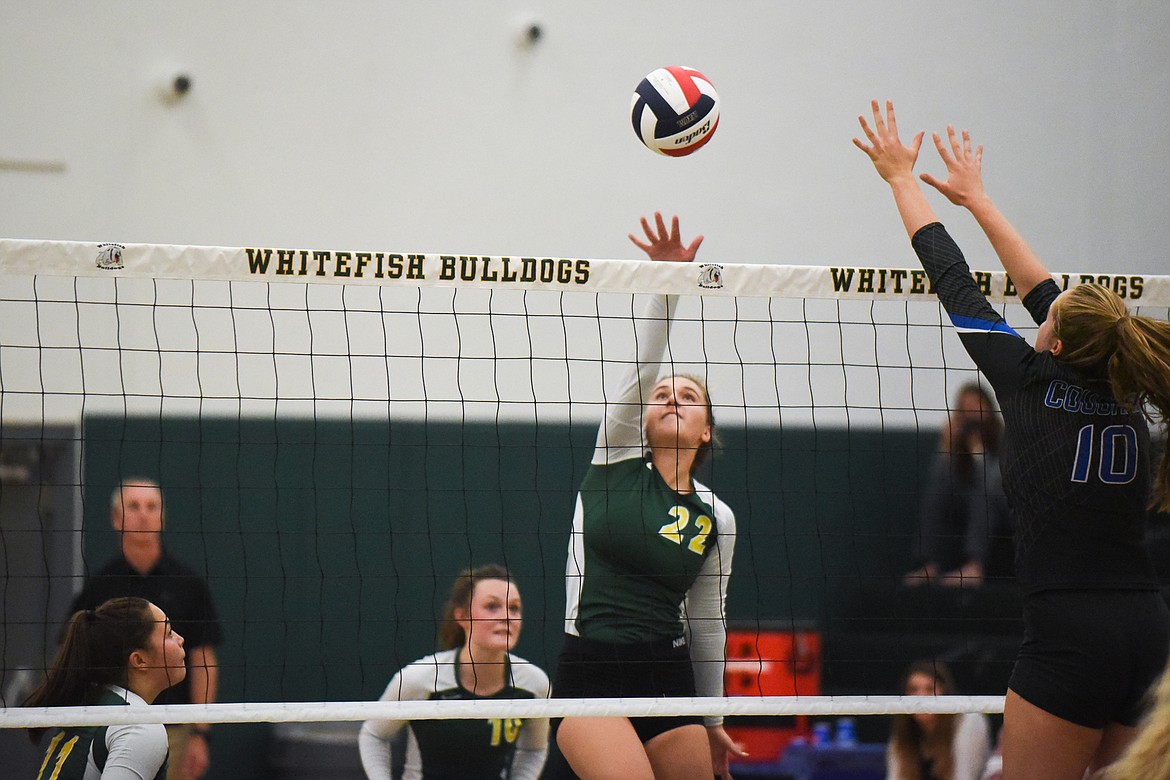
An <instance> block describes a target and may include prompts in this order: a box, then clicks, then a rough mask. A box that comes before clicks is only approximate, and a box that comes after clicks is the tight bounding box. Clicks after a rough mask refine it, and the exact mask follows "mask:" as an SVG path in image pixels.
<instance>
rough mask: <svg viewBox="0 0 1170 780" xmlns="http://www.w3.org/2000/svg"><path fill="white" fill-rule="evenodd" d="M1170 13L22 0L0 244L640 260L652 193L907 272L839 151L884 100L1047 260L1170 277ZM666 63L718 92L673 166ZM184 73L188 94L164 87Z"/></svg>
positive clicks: (711, 242) (862, 163)
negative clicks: (973, 173)
mask: <svg viewBox="0 0 1170 780" xmlns="http://www.w3.org/2000/svg"><path fill="white" fill-rule="evenodd" d="M524 17H532V18H535V19H537V20H539V21H540V23H541V24H542V25H543V28H544V31H545V35H544V38H543V40H541V41H540V42H539V44H537V45H536V46H535V47H534V48H531V49H523V48H521V47H519V46H518V45H517V44H516V34H517V31H518V27H519V21H520V20H521V19H522V18H524ZM1168 33H1170V3H1166V2H1165V0H1148V1H1140V2H1139V1H1138V0H1134V1H1132V2H1105V1H1104V0H1065V1H1064V2H1053V1H1050V0H1043V1H1042V2H1027V3H1024V2H1018V1H1013V2H999V1H996V2H980V3H966V4H961V3H947V2H938V0H935V1H934V2H922V1H921V0H914V1H912V2H897V3H895V2H884V3H878V2H860V0H850V1H849V2H815V3H814V2H781V1H780V0H755V1H752V2H735V3H713V2H709V0H705V1H704V2H697V1H696V0H680V1H679V2H674V3H671V4H665V3H649V2H637V0H627V2H621V3H618V2H582V1H581V0H577V1H576V2H567V1H565V0H531V2H516V1H515V0H494V1H493V2H483V1H482V0H466V1H462V2H430V3H422V2H412V3H403V2H398V3H393V2H385V1H383V2H372V1H371V0H362V1H358V0H341V1H340V2H329V3H325V2H320V3H312V2H307V1H304V0H301V1H300V2H244V3H240V2H228V0H203V1H202V2H198V3H187V4H173V3H161V2H148V0H140V1H137V2H134V1H131V0H107V1H106V2H101V3H75V2H64V1H63V0H56V1H48V2H37V3H26V2H18V0H6V2H4V3H3V5H0V161H4V162H0V235H2V236H7V237H19V238H58V239H81V240H105V241H125V242H159V243H176V244H210V245H227V246H239V245H254V244H264V245H280V246H312V247H328V248H347V247H348V248H367V249H373V248H378V249H387V250H397V251H402V250H415V251H431V252H464V253H482V254H553V255H562V256H570V257H627V256H634V255H635V254H636V250H634V249H633V247H632V246H630V245H629V244H628V242H627V241H626V239H625V234H626V233H627V232H628V231H630V230H631V229H634V228H635V227H636V225H637V217H638V216H639V215H640V214H643V213H647V212H649V211H651V210H653V209H656V208H657V209H663V210H666V211H672V212H678V213H680V214H681V215H682V216H683V218H684V220H685V222H684V230H686V231H687V232H688V233H689V232H692V231H702V232H704V233H706V234H707V236H708V239H707V244H706V245H705V248H704V258H705V259H708V260H718V261H722V262H778V263H798V264H822V263H830V262H849V263H881V264H889V265H911V264H913V257H912V256H911V255H910V254H909V252H908V249H907V244H906V241H905V238H904V236H903V235H902V234H901V231H900V227H899V223H898V220H897V217H896V215H895V212H894V209H893V206H892V203H891V201H890V198H889V196H888V194H887V193H886V192H885V188H884V186H883V185H882V184H881V183H880V181H879V180H878V178H877V177H876V175H875V174H874V173H873V172H872V170H871V167H870V164H869V162H868V161H867V160H866V159H865V157H864V156H863V155H862V154H861V153H860V152H859V151H857V150H856V149H854V148H853V146H852V145H851V143H850V139H851V138H852V137H853V135H855V134H856V133H857V122H856V116H857V114H858V113H860V112H861V111H863V110H865V109H866V108H867V105H868V101H869V99H870V98H873V97H877V98H886V97H891V98H893V99H894V100H895V101H896V103H897V105H898V107H899V109H900V111H901V113H900V119H901V124H902V127H903V128H905V129H906V130H913V129H916V128H927V129H931V130H935V129H940V130H941V129H942V128H943V127H944V126H945V123H946V122H948V121H953V122H955V123H956V124H959V125H961V126H964V127H969V128H970V129H971V130H972V132H973V133H974V136H975V139H976V140H977V141H979V142H983V143H985V144H986V145H987V148H988V151H987V154H986V157H985V162H984V168H985V178H986V180H987V184H988V187H989V189H990V190H991V191H992V193H993V194H995V195H996V196H997V197H998V199H999V201H1000V203H1001V205H1002V206H1003V207H1004V209H1005V210H1006V211H1007V212H1008V213H1009V214H1010V215H1011V216H1012V217H1013V218H1014V219H1015V220H1016V221H1017V222H1018V224H1019V225H1020V227H1021V229H1022V230H1023V231H1024V232H1025V233H1026V235H1027V236H1028V237H1029V238H1030V239H1031V241H1032V242H1033V243H1034V245H1035V246H1036V248H1037V250H1038V251H1039V252H1040V253H1041V254H1042V256H1043V257H1044V258H1045V259H1046V260H1047V261H1048V262H1049V264H1050V265H1051V266H1052V267H1053V268H1054V269H1058V270H1077V271H1080V270H1101V271H1111V272H1120V271H1126V272H1145V273H1165V272H1167V271H1170V263H1168V262H1167V257H1166V247H1167V246H1168V245H1170V219H1167V203H1168V202H1170V145H1168V143H1167V128H1170V46H1167V40H1168V39H1170V35H1168ZM676 63H677V64H687V65H691V66H693V67H697V68H699V69H700V70H702V71H704V72H705V73H706V74H707V75H708V76H709V77H710V78H711V79H712V80H713V81H714V83H715V85H716V87H717V88H718V89H719V91H720V95H721V97H722V101H723V102H722V112H723V113H722V120H721V124H720V128H719V132H718V135H717V136H716V137H715V139H714V140H713V141H712V143H710V144H709V145H708V146H707V147H706V148H705V149H703V150H702V151H700V152H699V153H698V154H696V155H694V156H693V157H692V158H687V159H681V160H676V159H667V158H661V157H658V156H656V155H653V154H651V153H650V152H648V151H647V150H645V149H643V148H642V147H641V146H640V145H639V144H638V142H637V141H636V139H635V137H634V135H633V133H632V132H631V128H630V123H629V120H628V116H627V111H628V107H629V96H630V93H631V91H632V90H633V88H634V86H635V85H636V84H637V82H638V81H639V79H640V78H641V77H642V75H644V74H645V73H646V72H648V71H649V70H651V69H653V68H655V67H658V66H661V65H666V64H676ZM175 68H182V69H185V70H186V71H187V72H189V73H190V75H191V76H192V78H193V84H194V86H193V89H192V91H191V93H190V94H189V95H188V96H187V97H186V98H185V99H183V100H182V101H180V102H178V103H176V104H173V105H168V104H166V103H164V102H163V101H162V100H160V99H159V98H158V96H157V93H156V91H155V88H156V84H157V83H158V82H159V81H160V80H161V79H162V78H163V76H164V75H167V74H170V73H172V72H173V70H174V69H175ZM28 160H34V161H59V162H62V163H64V166H65V168H64V171H63V172H28V171H22V170H13V169H12V168H13V167H15V166H14V164H13V161H28ZM5 166H7V168H5ZM921 167H922V168H923V169H926V170H931V171H935V172H938V171H939V170H940V168H941V164H940V162H939V161H938V159H937V156H936V155H935V153H934V152H933V150H926V151H924V154H923V162H922V164H921ZM939 206H940V210H941V213H942V215H943V218H944V219H945V220H946V221H947V222H948V223H949V224H951V225H952V226H953V228H954V232H955V233H956V234H957V235H958V237H959V239H960V242H961V243H962V244H964V245H965V246H966V247H967V248H968V250H969V254H970V255H971V259H972V264H973V265H975V266H977V267H986V268H989V267H993V265H994V258H993V257H992V256H991V255H990V253H989V251H988V250H987V248H986V244H985V243H984V242H983V241H982V240H981V238H980V237H979V235H978V233H977V230H976V229H975V228H974V227H973V225H972V224H971V221H970V219H969V218H965V217H964V215H962V214H960V213H958V212H957V211H955V210H954V209H953V208H952V207H950V206H947V205H945V204H943V203H941V201H940V203H939Z"/></svg>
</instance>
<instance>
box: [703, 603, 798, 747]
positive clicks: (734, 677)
mask: <svg viewBox="0 0 1170 780" xmlns="http://www.w3.org/2000/svg"><path fill="white" fill-rule="evenodd" d="M724 687H725V688H726V690H727V695H728V696H816V695H818V694H820V692H821V635H820V632H819V631H817V630H816V628H815V627H814V626H812V625H806V624H802V623H799V622H796V623H794V622H791V621H783V622H780V621H762V622H759V623H752V624H750V625H748V624H743V623H738V624H737V623H732V624H731V625H730V626H729V627H728V631H727V660H726V666H725V671H724ZM726 728H727V733H728V734H729V735H730V736H731V738H732V739H734V740H735V741H736V742H739V743H741V744H742V745H743V746H744V747H745V749H746V750H747V752H748V753H749V754H750V757H749V758H748V759H747V761H751V762H756V761H775V760H776V759H778V758H779V757H780V754H781V753H783V752H784V748H785V747H787V746H788V743H789V742H790V741H791V740H792V739H793V738H794V737H805V738H807V737H808V736H809V733H810V731H809V719H808V716H806V715H796V716H791V715H780V716H734V717H729V718H727V723H726Z"/></svg>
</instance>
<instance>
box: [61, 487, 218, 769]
mask: <svg viewBox="0 0 1170 780" xmlns="http://www.w3.org/2000/svg"><path fill="white" fill-rule="evenodd" d="M110 518H111V522H112V523H113V526H114V530H115V531H117V532H118V533H119V534H120V535H121V541H122V554H121V555H119V556H116V557H114V558H113V559H111V560H110V561H109V562H108V563H107V564H106V565H105V566H103V567H102V568H101V569H99V570H98V571H96V572H93V573H92V574H90V575H89V577H88V578H87V579H86V582H85V587H84V588H82V590H81V593H80V594H78V596H77V598H76V599H74V601H73V609H72V610H71V612H70V614H72V612H75V611H77V610H79V609H96V608H97V607H98V605H100V604H102V603H103V602H105V601H107V600H108V599H111V598H115V597H117V596H138V597H140V598H144V599H147V600H149V601H150V602H152V603H154V604H155V605H156V606H158V607H159V608H160V609H161V610H162V611H163V612H165V613H166V614H167V615H168V616H169V617H170V619H171V624H172V625H173V626H174V629H175V631H177V632H178V633H179V634H181V635H182V636H183V639H184V640H185V648H186V651H187V678H186V679H185V680H184V681H183V682H181V683H179V684H178V685H176V686H174V687H173V688H170V689H169V690H166V691H163V693H162V694H161V695H159V697H158V698H157V699H155V704H187V703H191V704H207V703H211V702H214V701H215V692H216V686H217V683H218V680H219V666H218V662H217V660H216V656H215V646H216V645H218V644H219V643H220V641H221V640H222V638H223V632H222V630H221V629H220V625H219V619H218V618H217V617H216V614H215V605H214V604H213V603H212V601H211V591H210V589H209V588H208V587H207V581H206V580H205V579H204V578H203V577H202V576H201V575H200V574H199V573H198V572H196V571H195V570H194V569H192V568H191V567H190V566H187V565H186V564H185V563H183V562H182V561H180V560H178V559H177V558H175V557H174V556H172V555H170V554H169V553H167V551H166V549H164V547H163V540H162V530H163V498H162V489H161V488H160V487H159V485H158V483H157V482H153V481H151V480H148V479H141V478H134V479H125V480H123V481H122V483H121V484H120V485H119V486H118V487H117V488H115V489H114V493H113V496H112V497H111V502H110ZM210 728H211V727H210V726H209V725H208V724H206V723H197V724H194V725H178V726H168V727H167V734H168V737H169V741H170V751H171V758H170V771H169V772H168V774H167V778H168V780H198V778H199V777H201V776H202V775H203V774H204V773H205V772H206V771H207V766H208V763H209V758H210V753H209V743H210Z"/></svg>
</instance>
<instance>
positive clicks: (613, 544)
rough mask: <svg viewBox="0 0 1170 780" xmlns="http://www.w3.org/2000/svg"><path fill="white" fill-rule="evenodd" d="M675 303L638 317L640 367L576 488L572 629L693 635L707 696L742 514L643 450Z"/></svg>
mask: <svg viewBox="0 0 1170 780" xmlns="http://www.w3.org/2000/svg"><path fill="white" fill-rule="evenodd" d="M674 305H675V298H674V297H673V296H671V297H667V296H653V297H652V299H651V302H650V305H649V307H648V310H647V311H646V312H644V313H642V314H640V315H639V316H638V317H637V318H636V320H635V336H636V339H637V343H638V359H637V366H636V369H634V370H632V371H631V372H630V374H629V376H627V377H626V380H625V382H624V384H623V385H622V387H621V389H620V391H619V393H618V395H617V397H616V400H614V401H612V402H610V403H609V404H607V413H606V417H605V422H604V424H603V425H602V427H601V431H600V432H599V433H598V437H597V447H596V449H595V450H594V454H593V460H592V464H591V465H590V467H589V471H588V473H587V474H586V475H585V479H584V480H583V481H582V483H581V489H580V492H579V493H578V494H577V502H576V508H575V511H574V516H573V531H572V534H571V536H570V540H569V555H568V562H567V565H566V568H565V577H566V604H567V614H566V620H565V631H566V632H567V633H569V634H573V635H577V636H581V637H583V638H585V639H593V640H598V641H604V642H613V643H621V644H632V643H640V642H647V641H653V640H660V639H672V638H676V637H680V636H687V637H688V640H689V641H688V644H689V645H690V653H691V660H692V663H693V665H694V669H695V685H696V688H697V690H698V693H699V695H700V696H721V695H722V694H723V658H724V646H725V644H726V625H725V620H724V618H725V614H726V601H727V582H728V579H729V577H730V575H731V559H732V554H733V551H734V547H735V515H734V514H733V513H732V511H731V509H730V508H729V507H728V506H727V505H726V504H725V503H723V502H722V501H721V500H720V499H719V498H718V497H717V496H716V495H715V494H714V493H712V492H711V490H709V489H708V488H707V487H705V486H703V485H701V484H699V483H695V492H694V493H690V494H680V493H678V492H676V491H674V490H672V489H671V488H670V487H669V486H668V485H667V484H666V482H665V481H664V480H663V479H662V477H661V475H659V473H658V472H657V471H656V470H655V469H654V467H653V466H652V465H651V463H650V462H649V461H648V460H647V459H646V458H645V456H644V451H645V444H644V441H643V439H644V434H643V408H644V403H645V399H646V398H647V396H648V395H649V392H650V390H651V389H652V388H653V387H654V385H655V384H656V383H657V381H658V379H659V376H658V374H659V364H660V362H661V360H662V356H663V353H664V352H665V350H666V345H667V339H668V335H669V327H670V326H669V316H668V315H669V314H670V313H671V312H672V310H673V307H674Z"/></svg>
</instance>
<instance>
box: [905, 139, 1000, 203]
mask: <svg viewBox="0 0 1170 780" xmlns="http://www.w3.org/2000/svg"><path fill="white" fill-rule="evenodd" d="M933 137H934V147H935V148H936V149H938V155H939V157H941V158H942V160H943V163H945V164H946V166H947V180H946V181H940V180H939V179H936V178H935V177H934V176H931V175H930V174H929V173H924V174H922V176H920V177H919V178H921V179H922V180H923V181H924V182H926V183H927V184H929V185H930V186H931V187H934V188H935V189H936V190H938V191H939V192H941V193H942V194H943V195H945V196H946V197H947V200H949V201H950V202H951V203H954V204H955V205H956V206H963V207H969V206H970V205H971V204H972V203H974V202H975V201H976V200H979V199H981V198H983V197H985V193H984V191H983V145H982V144H980V145H979V146H978V147H976V148H975V150H974V151H972V150H971V134H970V133H969V132H967V131H966V130H964V131H963V133H962V143H961V144H960V142H959V136H958V135H957V134H956V133H955V127H954V125H947V143H946V144H944V143H943V140H942V138H940V137H939V135H938V133H934V134H933ZM948 146H949V147H950V148H948Z"/></svg>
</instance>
